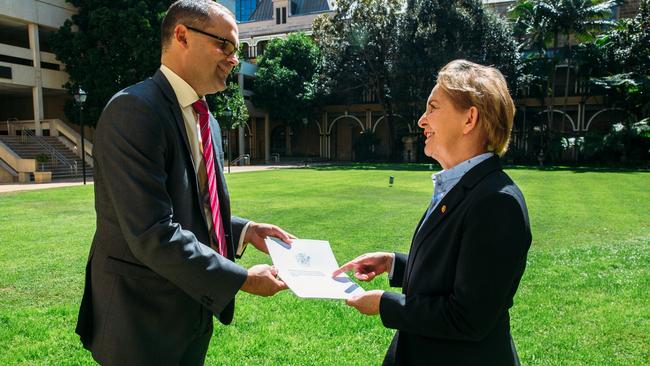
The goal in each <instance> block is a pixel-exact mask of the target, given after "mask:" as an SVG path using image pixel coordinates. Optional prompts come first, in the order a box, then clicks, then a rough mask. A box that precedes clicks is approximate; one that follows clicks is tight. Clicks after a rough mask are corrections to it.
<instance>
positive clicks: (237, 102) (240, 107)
mask: <svg viewBox="0 0 650 366" xmlns="http://www.w3.org/2000/svg"><path fill="white" fill-rule="evenodd" d="M231 78H232V77H229V80H230V79H231ZM206 100H207V101H208V105H209V107H210V111H211V112H212V114H213V115H214V117H215V118H216V119H217V121H218V122H219V125H220V126H221V128H222V129H224V130H234V129H236V128H239V127H243V126H244V125H246V122H248V118H249V116H248V109H247V108H246V104H245V102H244V97H243V96H242V95H241V91H240V89H239V84H237V83H235V82H233V81H229V82H228V87H227V88H226V90H224V91H223V92H220V93H217V94H212V95H208V96H206ZM227 109H230V112H231V113H232V116H231V117H230V118H226V117H225V114H226V113H225V112H226V110H227Z"/></svg>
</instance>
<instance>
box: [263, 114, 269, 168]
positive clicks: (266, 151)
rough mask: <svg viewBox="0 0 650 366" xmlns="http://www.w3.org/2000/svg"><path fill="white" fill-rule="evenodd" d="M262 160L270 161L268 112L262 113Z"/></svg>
mask: <svg viewBox="0 0 650 366" xmlns="http://www.w3.org/2000/svg"><path fill="white" fill-rule="evenodd" d="M264 161H266V162H267V163H268V162H269V161H271V121H270V120H269V114H268V113H265V114H264Z"/></svg>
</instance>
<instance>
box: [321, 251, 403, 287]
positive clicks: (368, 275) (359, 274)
mask: <svg viewBox="0 0 650 366" xmlns="http://www.w3.org/2000/svg"><path fill="white" fill-rule="evenodd" d="M394 259H395V254H394V253H387V252H375V253H366V254H363V255H361V256H358V257H356V258H355V259H353V260H351V261H349V262H348V263H346V264H344V265H342V266H341V267H339V269H337V270H336V271H334V273H332V277H336V276H338V275H339V274H341V273H343V272H346V271H349V270H354V277H356V278H357V279H359V280H361V281H371V280H372V279H373V278H375V277H377V276H378V275H380V274H382V273H384V272H389V271H390V269H391V267H392V266H393V260H394Z"/></svg>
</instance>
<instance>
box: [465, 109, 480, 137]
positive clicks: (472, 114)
mask: <svg viewBox="0 0 650 366" xmlns="http://www.w3.org/2000/svg"><path fill="white" fill-rule="evenodd" d="M477 123H478V108H476V107H474V106H471V107H469V109H468V110H467V120H465V125H464V126H463V134H464V135H467V134H468V133H470V132H472V131H473V130H474V129H475V128H476V125H477Z"/></svg>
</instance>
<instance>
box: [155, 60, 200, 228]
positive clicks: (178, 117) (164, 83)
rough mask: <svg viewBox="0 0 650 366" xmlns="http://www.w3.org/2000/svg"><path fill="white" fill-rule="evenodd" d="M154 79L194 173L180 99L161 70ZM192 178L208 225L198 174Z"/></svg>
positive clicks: (192, 175) (191, 175)
mask: <svg viewBox="0 0 650 366" xmlns="http://www.w3.org/2000/svg"><path fill="white" fill-rule="evenodd" d="M152 79H153V81H154V82H155V83H156V84H157V85H158V87H159V88H160V90H161V91H162V93H163V95H164V96H165V98H166V99H167V102H168V103H169V110H170V113H171V115H172V117H173V119H174V122H175V123H176V127H177V128H178V132H179V133H180V134H181V136H182V138H181V140H182V142H181V144H182V145H183V146H184V147H185V152H186V156H187V160H188V163H189V164H190V166H191V167H192V171H194V167H195V166H196V165H195V164H194V158H193V157H192V150H191V149H190V143H189V139H188V137H187V130H186V129H185V120H184V119H183V113H182V112H181V107H180V105H178V98H176V94H175V93H174V89H173V88H172V86H171V84H169V81H168V80H167V78H166V77H165V74H163V73H162V71H160V70H158V71H156V73H155V74H154V75H153V77H152ZM190 177H191V178H190V179H192V177H193V179H194V192H196V194H195V198H196V200H197V201H198V203H199V207H201V210H199V211H201V217H203V221H205V223H206V225H207V222H208V219H207V218H206V217H205V212H203V197H201V189H200V188H199V182H198V179H197V176H196V174H190ZM206 227H207V226H206Z"/></svg>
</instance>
